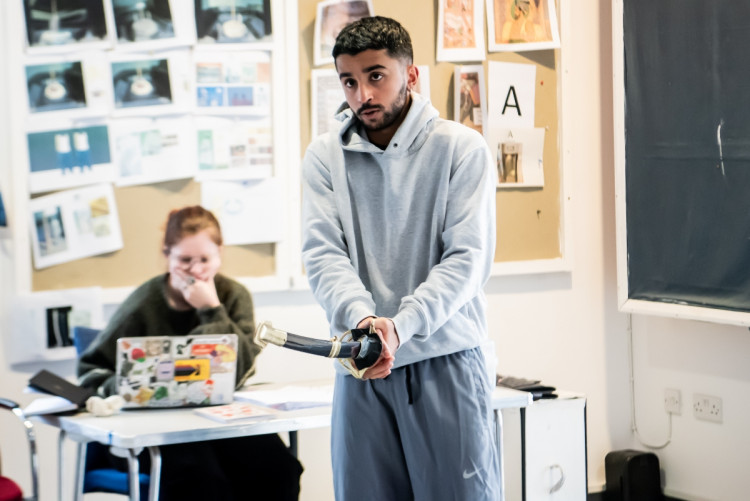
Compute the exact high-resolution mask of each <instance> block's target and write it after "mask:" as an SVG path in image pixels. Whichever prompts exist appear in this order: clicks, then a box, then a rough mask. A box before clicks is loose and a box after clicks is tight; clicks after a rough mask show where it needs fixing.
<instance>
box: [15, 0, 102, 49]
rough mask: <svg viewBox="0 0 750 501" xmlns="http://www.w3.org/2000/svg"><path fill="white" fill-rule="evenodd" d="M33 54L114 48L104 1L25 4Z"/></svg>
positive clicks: (33, 0) (31, 1) (52, 0)
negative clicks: (111, 46)
mask: <svg viewBox="0 0 750 501" xmlns="http://www.w3.org/2000/svg"><path fill="white" fill-rule="evenodd" d="M23 10H24V21H25V23H26V43H27V47H28V50H29V52H55V51H61V50H70V49H71V48H72V47H75V48H76V49H81V48H84V47H85V48H96V47H106V46H109V45H110V44H111V36H110V34H109V30H108V29H107V21H106V14H105V4H104V0H48V1H40V0H23Z"/></svg>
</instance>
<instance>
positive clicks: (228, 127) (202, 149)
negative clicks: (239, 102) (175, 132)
mask: <svg viewBox="0 0 750 501" xmlns="http://www.w3.org/2000/svg"><path fill="white" fill-rule="evenodd" d="M195 129H196V131H195V132H196V139H197V145H198V153H197V155H198V172H197V173H196V176H195V177H196V179H197V180H198V181H207V180H244V179H262V178H267V177H270V176H271V175H272V173H273V134H272V130H271V124H270V122H269V121H268V120H241V121H238V120H236V119H234V118H232V119H230V118H220V117H205V118H200V117H198V118H196V119H195Z"/></svg>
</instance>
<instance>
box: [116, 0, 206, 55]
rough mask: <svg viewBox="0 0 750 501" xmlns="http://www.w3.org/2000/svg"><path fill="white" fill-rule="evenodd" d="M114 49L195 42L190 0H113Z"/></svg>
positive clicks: (135, 48)
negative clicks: (188, 0)
mask: <svg viewBox="0 0 750 501" xmlns="http://www.w3.org/2000/svg"><path fill="white" fill-rule="evenodd" d="M112 8H113V11H114V23H113V24H114V26H115V32H116V43H117V44H116V49H117V50H141V51H145V50H159V49H164V48H168V47H176V46H182V45H191V44H193V43H195V24H194V21H195V18H194V16H193V5H192V2H189V3H188V2H184V1H180V0H160V1H153V0H152V1H144V0H112Z"/></svg>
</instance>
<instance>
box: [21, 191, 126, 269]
mask: <svg viewBox="0 0 750 501" xmlns="http://www.w3.org/2000/svg"><path fill="white" fill-rule="evenodd" d="M29 216H30V224H31V235H32V251H33V254H34V267H35V268H36V269H42V268H46V267H49V266H53V265H56V264H60V263H65V262H68V261H73V260H75V259H80V258H83V257H88V256H94V255H97V254H104V253H107V252H112V251H115V250H118V249H121V248H122V234H121V232H120V220H119V217H118V215H117V205H116V204H115V197H114V191H113V190H112V185H111V184H99V185H94V186H88V187H85V188H78V189H75V190H69V191H61V192H58V193H54V194H52V195H46V196H42V197H38V198H34V199H32V200H30V201H29Z"/></svg>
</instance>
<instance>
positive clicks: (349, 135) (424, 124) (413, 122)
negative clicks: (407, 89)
mask: <svg viewBox="0 0 750 501" xmlns="http://www.w3.org/2000/svg"><path fill="white" fill-rule="evenodd" d="M438 116H439V112H438V110H437V109H435V107H434V106H432V104H431V103H430V101H429V100H428V99H426V98H424V97H423V96H422V95H420V94H417V93H416V92H412V93H411V105H410V106H409V111H408V112H407V113H406V116H405V117H404V121H403V122H401V125H400V126H399V128H398V130H397V131H396V134H394V135H393V137H392V138H391V142H390V143H388V146H387V147H386V148H385V149H384V150H381V149H380V148H378V147H377V146H375V145H374V144H372V143H371V142H370V141H369V139H367V132H366V130H365V128H364V126H363V125H362V122H361V121H360V120H359V119H358V118H357V117H356V115H355V114H354V112H353V111H352V110H351V108H349V107H347V108H346V109H344V110H343V111H342V112H341V113H339V114H338V115H336V119H338V120H340V121H342V125H341V129H340V130H339V133H338V135H339V143H340V144H341V147H342V148H343V149H344V150H349V151H357V152H362V153H378V154H382V155H387V156H402V155H406V154H408V153H409V152H411V151H413V150H417V149H419V148H420V147H421V146H422V144H424V142H425V141H426V140H427V137H428V132H429V130H430V127H431V126H432V124H433V122H434V120H435V119H436V118H437V117H438Z"/></svg>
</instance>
